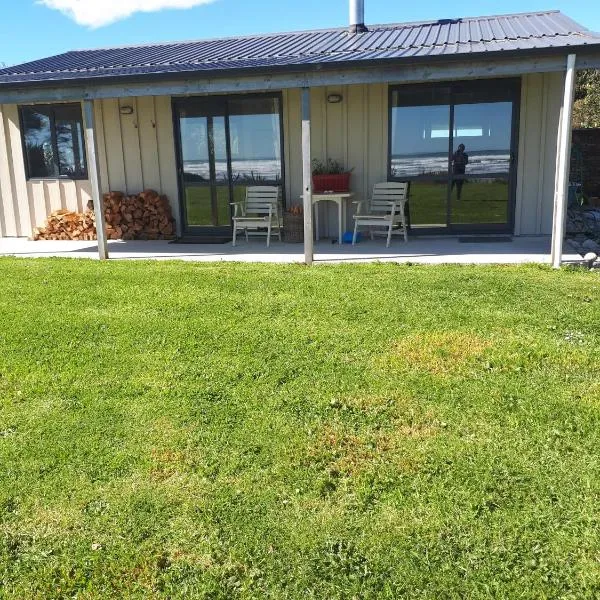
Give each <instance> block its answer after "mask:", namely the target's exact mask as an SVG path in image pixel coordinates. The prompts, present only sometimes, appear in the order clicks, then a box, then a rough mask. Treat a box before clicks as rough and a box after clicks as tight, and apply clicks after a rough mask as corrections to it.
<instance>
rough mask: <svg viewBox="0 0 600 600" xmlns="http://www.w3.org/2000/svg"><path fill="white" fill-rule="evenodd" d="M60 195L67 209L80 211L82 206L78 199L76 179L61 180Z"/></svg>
mask: <svg viewBox="0 0 600 600" xmlns="http://www.w3.org/2000/svg"><path fill="white" fill-rule="evenodd" d="M60 186H61V195H62V197H63V198H64V200H63V201H62V203H64V206H65V208H66V209H68V210H73V211H82V210H83V208H84V207H83V206H82V205H81V200H80V199H79V193H78V182H76V181H61V182H60Z"/></svg>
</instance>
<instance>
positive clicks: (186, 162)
mask: <svg viewBox="0 0 600 600" xmlns="http://www.w3.org/2000/svg"><path fill="white" fill-rule="evenodd" d="M179 132H180V136H181V172H182V184H183V194H184V200H185V206H184V209H185V218H186V222H187V223H188V225H190V226H206V225H210V224H211V222H212V219H211V193H212V192H211V169H210V161H209V149H208V117H203V116H196V115H189V116H188V115H187V114H186V113H185V112H181V113H180V114H179Z"/></svg>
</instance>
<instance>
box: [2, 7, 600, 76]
mask: <svg viewBox="0 0 600 600" xmlns="http://www.w3.org/2000/svg"><path fill="white" fill-rule="evenodd" d="M547 9H560V10H562V11H563V12H565V13H566V14H568V15H569V16H570V17H572V18H573V19H575V20H576V21H578V22H579V23H581V24H583V25H585V26H586V27H588V28H589V29H592V30H594V31H598V32H600V1H598V0H569V1H565V0H542V1H529V0H518V1H516V0H503V1H502V2H500V1H493V2H489V1H488V2H469V1H467V2H462V3H457V2H449V1H448V0H445V1H441V0H427V1H426V2H414V1H412V2H409V1H407V0H365V21H366V22H367V24H369V23H393V22H403V21H420V20H427V19H441V18H456V17H465V16H476V15H487V14H505V13H512V12H527V11H536V10H547ZM0 14H1V15H2V17H1V19H0V63H4V64H6V65H14V64H19V63H22V62H26V61H29V60H34V59H36V58H43V57H47V56H51V55H54V54H60V53H61V52H65V51H67V50H75V49H83V48H98V47H105V46H118V45H123V44H127V45H130V44H138V43H148V42H161V41H174V40H195V39H202V38H214V37H223V36H232V35H243V34H254V33H268V32H273V31H294V30H302V29H318V28H324V27H338V26H345V25H347V23H348V0H0Z"/></svg>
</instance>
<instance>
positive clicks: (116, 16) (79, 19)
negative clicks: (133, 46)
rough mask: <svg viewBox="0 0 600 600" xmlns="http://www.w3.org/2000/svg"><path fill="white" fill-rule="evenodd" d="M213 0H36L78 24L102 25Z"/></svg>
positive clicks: (88, 25) (208, 2) (212, 0)
mask: <svg viewBox="0 0 600 600" xmlns="http://www.w3.org/2000/svg"><path fill="white" fill-rule="evenodd" d="M211 2H214V0H38V3H39V4H43V5H45V6H47V7H48V8H54V9H56V10H59V11H60V12H62V13H64V14H66V15H67V16H69V17H70V18H71V19H73V20H74V21H75V22H76V23H79V25H85V26H87V27H93V28H95V27H102V26H104V25H108V24H109V23H114V22H115V21H120V20H121V19H125V18H127V17H129V16H130V15H132V14H133V13H136V12H156V11H159V10H163V9H165V8H192V7H193V6H198V5H200V4H210V3H211Z"/></svg>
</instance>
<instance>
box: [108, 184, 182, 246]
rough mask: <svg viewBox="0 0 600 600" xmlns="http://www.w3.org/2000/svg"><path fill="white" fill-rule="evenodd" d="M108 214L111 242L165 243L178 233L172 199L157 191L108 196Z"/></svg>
mask: <svg viewBox="0 0 600 600" xmlns="http://www.w3.org/2000/svg"><path fill="white" fill-rule="evenodd" d="M104 214H105V217H106V235H107V237H108V239H109V240H162V239H168V238H172V237H173V234H174V233H175V224H174V221H173V216H172V214H171V206H170V205H169V200H168V199H167V197H166V196H161V195H159V194H157V193H156V192H155V191H154V190H146V191H145V192H142V193H141V194H138V195H137V196H126V195H125V194H122V193H121V192H111V193H110V194H105V195H104Z"/></svg>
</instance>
